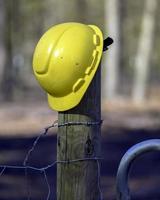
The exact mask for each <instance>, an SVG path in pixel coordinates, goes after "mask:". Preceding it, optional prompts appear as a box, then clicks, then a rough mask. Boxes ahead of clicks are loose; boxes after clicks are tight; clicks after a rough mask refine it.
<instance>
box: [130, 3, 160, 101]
mask: <svg viewBox="0 0 160 200" xmlns="http://www.w3.org/2000/svg"><path fill="white" fill-rule="evenodd" d="M157 4H158V1H157V0H152V1H151V0H146V1H145V9H144V15H143V19H142V30H141V34H140V38H139V44H138V49H137V55H136V58H135V69H134V70H135V74H134V82H133V93H132V96H133V101H134V102H135V103H139V102H142V101H143V100H144V99H145V94H146V88H147V77H148V73H149V65H150V60H151V56H152V48H153V40H154V28H155V11H156V7H157Z"/></svg>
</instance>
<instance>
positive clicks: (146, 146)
mask: <svg viewBox="0 0 160 200" xmlns="http://www.w3.org/2000/svg"><path fill="white" fill-rule="evenodd" d="M149 151H160V139H151V140H146V141H143V142H140V143H138V144H136V145H134V146H133V147H131V148H130V149H129V150H128V151H127V152H126V153H125V154H124V156H123V157H122V159H121V162H120V165H119V168H118V172H117V183H116V184H117V185H116V186H117V200H130V199H131V197H130V192H129V188H128V176H129V172H130V168H131V165H132V163H133V161H134V160H135V159H136V158H137V157H138V156H139V155H142V154H144V153H147V152H149Z"/></svg>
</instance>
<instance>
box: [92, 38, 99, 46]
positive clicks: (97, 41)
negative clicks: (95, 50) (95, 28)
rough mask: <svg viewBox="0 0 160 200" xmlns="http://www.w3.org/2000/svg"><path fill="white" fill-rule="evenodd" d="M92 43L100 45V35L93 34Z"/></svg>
mask: <svg viewBox="0 0 160 200" xmlns="http://www.w3.org/2000/svg"><path fill="white" fill-rule="evenodd" d="M93 43H94V44H95V45H96V46H99V45H100V37H99V36H98V35H93Z"/></svg>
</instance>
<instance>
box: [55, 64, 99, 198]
mask: <svg viewBox="0 0 160 200" xmlns="http://www.w3.org/2000/svg"><path fill="white" fill-rule="evenodd" d="M100 82H101V70H100V66H99V68H98V70H97V72H96V75H95V77H94V78H93V80H92V82H91V84H90V86H89V88H88V90H87V91H86V93H85V95H84V97H83V99H82V101H81V102H80V104H79V105H78V106H77V107H75V108H73V109H71V110H68V111H65V112H59V114H58V120H59V123H60V124H61V123H64V122H70V121H71V122H86V121H100V120H101V107H100V105H101V103H100V102H101V89H100V88H101V86H100ZM88 138H90V141H91V144H92V148H89V149H87V147H88V146H87V144H86V141H87V140H88ZM100 138H101V136H100V125H95V126H84V125H78V126H77V125H71V126H63V127H59V129H58V135H57V160H73V159H80V158H85V157H95V156H98V157H100V155H101V147H100V146H101V145H100ZM97 180H98V170H97V163H96V161H93V160H92V161H82V162H76V163H67V164H58V165H57V200H97V199H99V195H100V194H99V191H98V181H97Z"/></svg>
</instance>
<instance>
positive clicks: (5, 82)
mask: <svg viewBox="0 0 160 200" xmlns="http://www.w3.org/2000/svg"><path fill="white" fill-rule="evenodd" d="M12 8H13V0H6V1H5V24H6V25H5V28H4V37H5V39H4V42H5V51H6V58H5V64H4V69H3V76H2V82H1V89H2V95H3V100H5V101H12V100H13V85H14V81H13V80H14V77H13V67H12Z"/></svg>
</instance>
